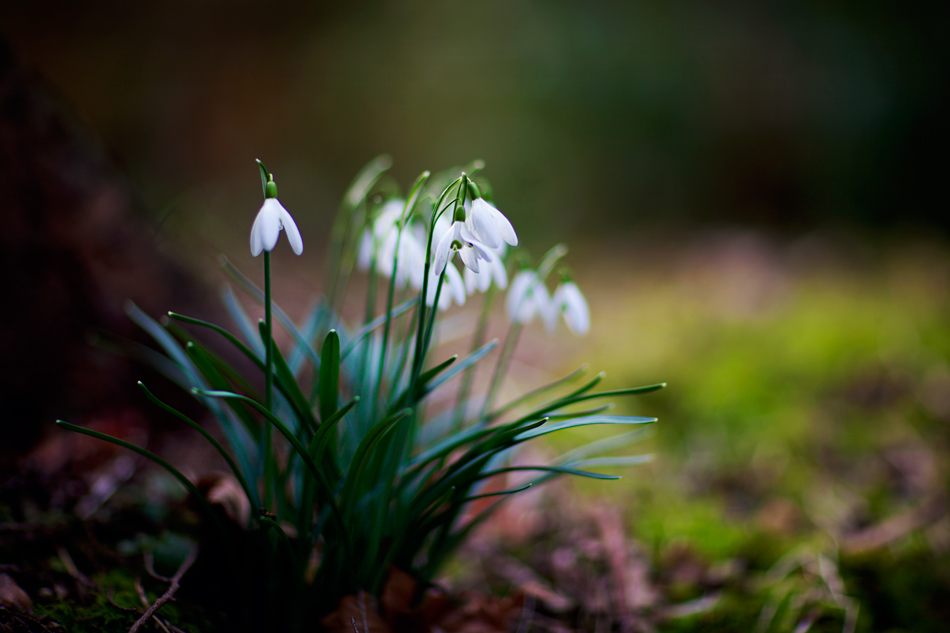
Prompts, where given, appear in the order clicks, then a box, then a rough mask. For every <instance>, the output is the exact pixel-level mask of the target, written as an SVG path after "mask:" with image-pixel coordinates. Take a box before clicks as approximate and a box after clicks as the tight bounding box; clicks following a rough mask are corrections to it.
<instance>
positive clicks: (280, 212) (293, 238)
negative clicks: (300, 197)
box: [251, 197, 303, 257]
mask: <svg viewBox="0 0 950 633" xmlns="http://www.w3.org/2000/svg"><path fill="white" fill-rule="evenodd" d="M281 229H283V230H285V231H287V241H288V242H290V247H291V248H292V249H293V250H294V253H296V254H297V255H300V254H301V253H303V240H302V239H301V238H300V231H299V230H298V229H297V224H296V223H295V222H294V219H293V218H292V217H291V216H290V213H288V212H287V209H285V208H284V206H283V205H282V204H281V203H280V202H279V201H278V200H277V198H274V197H269V198H266V199H265V200H264V204H263V205H261V210H260V211H258V212H257V217H256V218H254V224H253V225H252V226H251V255H253V256H254V257H257V256H258V255H260V254H261V251H268V252H270V251H272V250H274V247H275V246H277V238H278V237H280V231H281Z"/></svg>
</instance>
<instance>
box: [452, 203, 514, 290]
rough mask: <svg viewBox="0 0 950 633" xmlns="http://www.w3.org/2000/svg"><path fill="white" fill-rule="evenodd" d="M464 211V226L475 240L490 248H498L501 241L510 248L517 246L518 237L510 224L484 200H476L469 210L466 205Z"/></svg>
mask: <svg viewBox="0 0 950 633" xmlns="http://www.w3.org/2000/svg"><path fill="white" fill-rule="evenodd" d="M466 210H467V211H468V217H466V218H465V225H466V226H467V227H468V230H469V232H470V233H471V234H472V235H473V236H474V237H475V238H476V239H477V240H479V241H480V242H482V243H483V244H485V245H486V246H490V247H491V248H498V247H499V246H501V243H502V241H505V242H507V243H508V244H510V245H511V246H517V245H518V235H517V234H516V233H515V229H514V227H513V226H511V222H509V221H508V218H506V217H505V216H504V214H503V213H502V212H501V211H499V210H498V209H496V208H495V207H493V206H492V205H490V204H489V203H487V202H485V200H483V199H482V198H476V199H475V200H474V201H473V202H472V206H471V208H468V205H466ZM475 272H478V271H475Z"/></svg>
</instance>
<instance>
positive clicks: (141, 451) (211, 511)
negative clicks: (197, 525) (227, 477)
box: [56, 420, 230, 549]
mask: <svg viewBox="0 0 950 633" xmlns="http://www.w3.org/2000/svg"><path fill="white" fill-rule="evenodd" d="M56 424H58V425H59V426H61V427H63V428H64V429H66V430H68V431H73V432H75V433H80V434H82V435H88V436H89V437H94V438H96V439H100V440H103V441H105V442H109V443H110V444H115V445H116V446H121V447H122V448H127V449H129V450H130V451H133V452H135V453H138V454H139V455H141V456H142V457H146V458H148V459H150V460H152V461H153V462H155V463H156V464H158V465H159V466H161V467H162V468H164V469H165V470H167V471H168V472H169V473H170V474H171V475H172V476H173V477H174V478H175V479H177V480H178V483H180V484H181V485H182V486H184V487H185V490H187V491H188V492H189V493H191V495H192V496H193V497H194V498H195V499H197V500H198V501H199V503H201V505H202V508H203V509H204V511H205V513H206V514H207V515H208V518H210V519H211V522H212V523H213V524H214V525H215V527H216V528H217V529H218V531H219V532H220V533H221V537H222V538H223V539H224V541H225V542H226V543H227V544H228V547H229V549H230V537H228V533H227V531H226V530H225V529H224V526H223V525H222V524H221V520H220V519H218V515H217V514H215V512H214V509H213V508H212V507H211V504H210V503H208V500H207V499H206V498H205V496H204V495H203V494H201V492H200V491H199V490H198V488H196V487H195V485H194V484H193V483H191V481H190V480H189V479H188V478H187V477H185V476H184V475H183V474H181V471H179V470H178V469H177V468H175V467H174V466H172V465H171V464H169V463H168V462H167V461H165V460H164V459H162V458H161V457H159V456H158V455H156V454H155V453H153V452H151V451H149V450H146V449H144V448H141V447H139V446H136V445H135V444H132V443H131V442H126V441H125V440H120V439H119V438H117V437H112V436H111V435H106V434H105V433H100V432H98V431H93V430H92V429H87V428H83V427H81V426H76V425H75V424H70V423H69V422H64V421H63V420H56Z"/></svg>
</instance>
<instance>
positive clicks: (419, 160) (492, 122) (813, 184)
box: [0, 0, 950, 243]
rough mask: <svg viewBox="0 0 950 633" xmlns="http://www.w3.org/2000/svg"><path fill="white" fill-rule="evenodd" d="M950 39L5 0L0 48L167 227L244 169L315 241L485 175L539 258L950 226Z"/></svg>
mask: <svg viewBox="0 0 950 633" xmlns="http://www.w3.org/2000/svg"><path fill="white" fill-rule="evenodd" d="M948 17H950V6H948V5H947V4H946V3H940V2H932V3H928V2H915V1H911V2H902V3H882V2H833V3H829V2H807V1H803V2H774V3H763V2H754V1H751V0H748V1H741V0H739V1H731V2H721V3H706V2H700V1H680V2H653V1H647V2H626V1H622V0H610V1H592V2H559V1H554V2H531V1H522V0H505V1H500V2H499V1H493V0H487V1H481V2H452V1H449V2H425V1H423V2H301V1H297V2H280V3H260V2H250V1H247V0H245V1H241V0H236V1H235V0H232V1H228V2H223V1H206V2H199V3H194V2H181V1H178V0H170V1H168V2H153V3H132V4H130V3H127V2H119V1H113V2H92V3H71V2H65V1H61V0H39V1H36V2H29V3H8V6H6V7H5V9H4V18H3V21H2V26H0V32H2V33H3V35H4V36H5V37H7V38H8V39H9V40H10V41H11V42H12V43H13V46H14V48H15V49H16V50H17V51H18V52H19V53H20V54H21V55H22V56H23V57H24V58H25V59H26V60H27V61H28V62H29V63H31V64H34V65H35V67H36V68H38V69H39V70H40V71H41V72H42V73H43V74H45V75H46V76H47V77H48V78H49V79H50V81H51V82H52V83H53V84H54V85H55V86H56V87H57V88H58V89H59V90H61V92H62V95H63V97H64V98H65V99H66V100H67V101H68V102H69V103H70V104H72V106H73V107H74V108H75V110H76V111H77V112H78V113H79V116H80V117H81V119H82V120H83V121H84V122H85V123H87V124H88V125H89V126H90V127H91V128H92V129H93V130H94V131H95V133H96V134H97V135H98V136H99V138H101V140H102V143H103V146H104V147H105V149H106V151H107V152H108V153H109V154H110V155H111V156H112V157H113V158H114V159H115V160H116V161H117V162H118V163H119V164H120V165H121V166H122V168H123V169H124V170H125V171H126V172H127V173H128V174H130V177H131V178H132V180H133V182H134V183H135V185H136V186H137V187H138V188H139V190H140V191H142V192H144V194H145V195H144V198H145V199H146V201H147V202H148V203H149V204H150V205H152V206H153V207H155V209H156V213H161V212H162V211H163V210H167V207H168V205H176V204H177V206H176V208H181V207H185V208H186V209H187V211H188V212H189V213H190V212H193V209H192V207H190V206H188V205H186V204H184V203H182V200H181V199H182V197H183V196H185V194H186V193H187V192H194V191H195V190H196V189H199V190H201V191H202V192H205V193H208V192H211V193H210V194H209V195H210V197H211V198H212V199H213V201H214V202H211V201H209V200H208V199H205V198H202V199H201V201H200V205H199V206H200V207H201V208H208V207H214V206H215V205H216V204H217V205H220V207H219V208H226V209H228V211H229V213H230V214H234V215H238V216H239V222H240V224H241V226H242V227H243V225H244V224H245V223H246V221H247V218H246V216H247V215H249V214H250V213H252V211H250V210H246V211H245V210H244V207H245V206H246V203H242V201H244V200H248V199H251V200H252V199H253V197H252V196H253V195H254V192H255V189H254V188H255V186H256V183H255V180H254V177H253V176H254V175H255V172H254V169H253V162H252V159H253V158H255V157H259V158H261V159H263V160H265V162H267V164H268V165H269V166H270V168H271V170H272V171H274V172H275V173H277V174H279V175H280V178H281V186H282V189H281V191H282V197H284V198H285V199H286V200H287V202H288V203H289V204H288V206H290V207H291V208H293V209H294V210H295V213H296V214H297V215H298V217H299V216H304V217H303V221H304V222H305V223H308V224H309V225H310V226H311V227H312V228H314V229H319V228H323V227H326V226H327V224H328V222H329V214H330V213H331V211H332V210H333V209H335V207H336V201H337V200H338V199H339V198H340V196H341V194H342V192H343V191H344V189H345V187H346V185H347V183H348V182H349V180H350V178H352V176H353V174H355V173H356V171H357V170H358V169H359V167H361V166H362V165H363V164H365V163H366V162H367V161H368V160H369V159H370V158H372V157H373V156H375V155H377V154H379V153H389V154H391V155H392V156H393V157H394V158H395V161H396V162H395V167H394V171H393V173H394V174H395V175H396V176H397V177H399V178H400V180H401V181H410V180H411V179H412V178H413V177H414V176H415V175H417V174H418V173H419V172H421V171H422V170H423V169H441V168H443V167H445V166H448V165H454V164H463V163H466V162H468V161H469V160H471V159H472V158H473V157H476V158H482V159H484V160H485V161H486V162H487V164H488V168H489V169H488V172H486V175H487V176H489V177H491V178H493V184H494V186H495V188H496V190H497V198H498V200H499V201H500V204H501V205H502V209H503V210H504V211H505V212H506V213H508V214H509V215H510V216H512V217H513V218H514V219H515V220H516V222H521V223H525V222H529V221H530V222H531V225H532V230H531V232H530V233H531V235H532V236H534V237H533V238H532V239H535V240H538V241H539V243H540V242H542V241H543V242H544V243H547V241H549V240H550V239H561V238H563V236H565V235H575V234H577V233H578V232H582V233H589V234H595V235H596V234H600V233H603V232H607V231H610V232H612V231H616V230H617V229H618V228H620V229H624V230H626V229H629V228H631V227H639V226H644V225H657V224H660V225H669V224H670V223H674V224H676V225H683V224H689V223H693V222H702V223H706V224H710V223H711V224H721V223H730V224H734V223H742V224H752V225H757V226H769V227H778V228H781V229H795V230H801V229H808V228H812V227H815V226H818V225H825V224H828V223H834V224H841V223H844V224H846V225H852V226H853V225H859V226H861V225H872V226H885V227H891V226H895V225H901V226H903V225H908V224H910V225H919V224H924V225H930V224H936V225H939V226H940V227H942V228H946V227H947V226H948V219H947V218H948V215H947V214H946V213H944V207H945V205H944V204H943V191H942V187H941V184H940V183H942V182H943V180H944V175H945V173H946V172H947V167H948V161H947V153H946V151H945V149H944V148H946V147H947V145H948V142H950V124H948V122H947V117H946V112H947V110H948V106H950V91H948V84H947V76H948V70H950V43H948V38H946V36H945V30H946V24H947V21H948ZM221 196H224V197H225V198H224V199H223V200H222V199H221ZM222 213H225V212H222ZM542 219H543V221H541V220H542ZM526 233H527V232H526Z"/></svg>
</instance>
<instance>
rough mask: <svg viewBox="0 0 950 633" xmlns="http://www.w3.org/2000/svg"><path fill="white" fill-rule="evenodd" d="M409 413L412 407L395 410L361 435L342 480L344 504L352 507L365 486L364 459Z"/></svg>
mask: <svg viewBox="0 0 950 633" xmlns="http://www.w3.org/2000/svg"><path fill="white" fill-rule="evenodd" d="M410 413H412V409H403V410H402V411H397V412H396V413H394V414H392V415H390V416H388V417H386V418H384V419H383V420H381V421H380V422H377V423H376V425H375V426H374V427H373V428H372V429H370V430H369V432H368V433H367V434H366V435H365V436H363V439H362V440H361V441H360V443H359V445H358V446H357V447H356V452H355V453H354V454H353V459H352V460H351V461H350V467H349V468H348V469H347V472H346V479H345V481H344V482H343V493H342V495H341V496H342V498H343V503H344V504H345V505H347V506H349V507H352V506H353V504H355V503H356V501H357V499H356V495H357V492H358V491H360V490H362V489H364V488H365V486H364V485H363V484H364V482H363V481H362V474H363V471H364V465H365V463H366V460H367V459H368V458H369V456H370V454H371V451H372V450H373V448H374V447H375V446H376V444H377V443H378V442H379V441H380V440H381V439H382V438H383V436H384V435H385V434H386V433H387V432H388V431H389V430H390V429H392V428H393V426H395V424H396V423H397V422H399V421H400V420H402V419H403V418H405V417H407V416H408V415H409V414H410Z"/></svg>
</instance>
